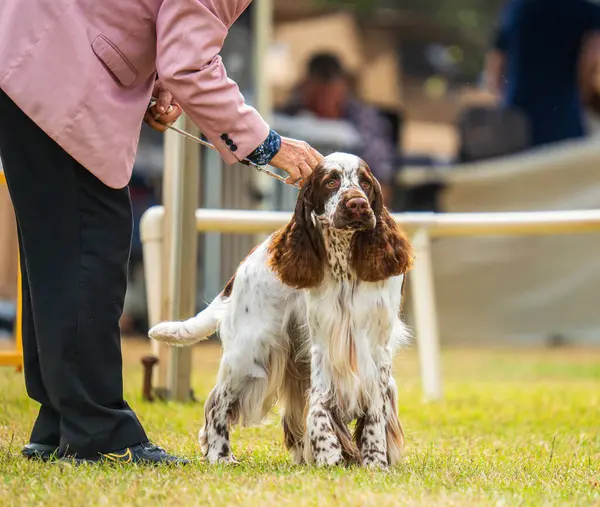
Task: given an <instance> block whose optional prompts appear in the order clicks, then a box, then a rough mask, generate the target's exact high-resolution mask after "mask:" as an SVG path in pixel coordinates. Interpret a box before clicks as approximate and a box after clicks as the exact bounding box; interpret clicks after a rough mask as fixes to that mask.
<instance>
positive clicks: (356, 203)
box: [346, 197, 369, 213]
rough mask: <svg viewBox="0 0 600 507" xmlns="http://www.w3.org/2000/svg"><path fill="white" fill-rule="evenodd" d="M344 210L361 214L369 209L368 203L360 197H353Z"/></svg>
mask: <svg viewBox="0 0 600 507" xmlns="http://www.w3.org/2000/svg"><path fill="white" fill-rule="evenodd" d="M346 208H348V209H350V210H352V211H353V212H354V213H363V212H364V211H367V209H368V208H369V203H368V202H367V200H366V199H363V198H362V197H354V198H352V199H349V200H348V202H346Z"/></svg>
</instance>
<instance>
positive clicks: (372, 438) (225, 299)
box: [149, 153, 412, 467]
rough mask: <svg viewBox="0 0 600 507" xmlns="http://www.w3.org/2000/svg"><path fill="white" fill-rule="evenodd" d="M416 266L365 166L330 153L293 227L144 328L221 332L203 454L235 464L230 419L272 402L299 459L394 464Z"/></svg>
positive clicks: (253, 420)
mask: <svg viewBox="0 0 600 507" xmlns="http://www.w3.org/2000/svg"><path fill="white" fill-rule="evenodd" d="M411 265H412V252H411V247H410V244H409V241H408V240H407V237H406V236H405V235H404V234H403V232H402V231H401V230H400V228H399V227H398V226H397V225H396V223H395V221H394V220H393V219H392V218H391V217H390V215H389V214H388V212H387V210H386V209H385V207H384V206H383V202H382V195H381V188H380V186H379V183H378V182H377V180H376V179H375V178H374V176H373V175H372V173H371V171H370V169H369V167H368V166H367V164H366V163H365V162H364V161H362V160H361V159H359V158H358V157H355V156H353V155H348V154H343V153H335V154H332V155H329V156H328V157H326V158H325V159H324V160H323V161H322V162H321V164H320V165H319V166H318V167H317V168H316V169H315V171H314V172H313V174H312V176H311V177H310V180H309V181H307V182H306V184H305V185H304V186H303V188H302V189H301V190H300V192H299V196H298V201H297V204H296V209H295V213H294V216H293V218H292V219H291V220H290V222H289V223H288V225H287V226H286V227H285V228H283V229H281V230H279V231H277V232H276V233H274V234H273V235H271V236H270V237H269V238H268V239H267V240H266V241H264V243H262V244H261V245H259V246H258V247H256V248H255V249H254V250H253V251H252V252H251V253H250V254H249V256H248V257H247V258H246V259H245V260H244V261H243V262H242V263H241V265H240V266H239V268H238V270H237V272H236V273H235V275H234V276H233V277H232V278H231V280H230V281H229V283H228V284H227V285H226V287H225V288H224V290H223V291H222V292H221V294H220V295H219V296H217V298H216V299H215V300H214V301H213V302H212V303H211V304H210V306H208V307H207V308H206V309H205V310H204V311H202V312H201V313H200V314H198V315H197V316H196V317H194V318H191V319H189V320H187V321H185V322H163V323H161V324H158V325H157V326H155V327H153V328H152V329H151V330H150V332H149V335H150V336H151V337H152V338H154V339H156V340H159V341H163V342H167V343H170V344H172V345H179V346H183V345H191V344H193V343H195V342H197V341H199V340H201V339H203V338H205V337H207V336H209V335H211V334H212V333H213V332H215V331H216V330H217V329H218V330H219V333H220V337H221V340H222V344H223V357H222V360H221V365H220V369H219V374H218V380H217V384H216V386H215V388H214V389H213V390H212V392H211V393H210V395H209V397H208V399H207V401H206V405H205V426H204V427H203V428H202V429H201V430H200V434H199V440H200V444H201V448H202V451H203V453H204V455H205V456H206V458H207V459H208V461H209V462H211V463H218V462H225V463H228V462H235V458H234V457H233V455H232V453H231V444H230V441H229V429H230V425H232V424H236V423H237V422H238V421H240V420H241V422H242V423H243V425H250V424H257V423H260V421H261V420H262V419H263V418H264V417H265V416H266V415H267V414H268V413H269V411H270V410H271V409H272V407H273V406H274V405H275V404H276V402H279V405H280V406H281V408H282V409H283V432H284V438H285V444H286V446H287V448H288V449H289V450H290V451H291V453H292V455H293V458H294V461H295V462H296V463H304V462H306V463H316V464H317V465H337V464H342V463H344V462H346V463H348V462H355V463H362V464H363V465H365V466H374V467H386V466H388V465H391V464H394V463H396V461H397V460H398V459H399V457H400V454H401V448H402V444H403V432H402V427H401V425H400V421H399V419H398V413H397V404H396V396H397V391H396V384H395V382H394V379H393V377H392V375H391V367H392V357H393V354H394V352H395V350H396V348H397V347H398V346H399V345H401V344H402V343H403V342H405V341H406V340H407V337H408V332H407V328H406V326H405V324H404V323H403V322H402V320H401V317H400V314H401V306H402V297H403V295H402V294H403V287H404V280H405V274H406V272H407V271H408V270H409V269H410V267H411ZM354 419H356V420H357V423H356V429H355V430H354V438H353V436H352V435H351V433H350V430H349V429H348V424H349V423H350V422H351V421H352V420H354Z"/></svg>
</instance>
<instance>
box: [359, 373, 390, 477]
mask: <svg viewBox="0 0 600 507" xmlns="http://www.w3.org/2000/svg"><path fill="white" fill-rule="evenodd" d="M379 374H380V376H379V382H378V389H377V392H376V393H373V396H372V398H371V402H370V403H369V406H368V408H367V411H366V413H365V415H364V416H363V417H361V418H360V419H359V420H358V424H357V427H356V443H357V444H358V447H359V450H360V456H361V462H362V464H363V466H366V467H370V468H386V467H387V466H388V464H389V461H388V448H387V424H388V409H387V407H386V406H385V405H386V400H387V399H388V383H389V378H390V367H389V366H388V365H382V366H380V371H379Z"/></svg>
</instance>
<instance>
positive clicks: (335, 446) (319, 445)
mask: <svg viewBox="0 0 600 507" xmlns="http://www.w3.org/2000/svg"><path fill="white" fill-rule="evenodd" d="M323 399H324V396H323V394H322V393H321V392H319V390H318V389H314V388H313V390H312V391H311V395H310V406H309V409H308V418H307V420H306V427H307V434H306V437H307V440H308V442H307V444H306V446H305V447H306V450H307V451H309V452H307V453H306V454H307V459H306V461H307V462H309V463H316V465H317V466H333V465H339V464H341V463H342V461H343V456H342V446H341V444H340V441H339V439H338V438H337V436H336V434H335V429H334V420H333V417H332V414H331V413H330V412H329V410H328V408H327V407H326V405H325V404H324V403H323Z"/></svg>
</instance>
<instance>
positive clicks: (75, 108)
mask: <svg viewBox="0 0 600 507" xmlns="http://www.w3.org/2000/svg"><path fill="white" fill-rule="evenodd" d="M249 3H250V0H0V88H2V90H4V91H5V92H6V93H7V94H8V95H9V96H10V97H11V98H12V99H13V101H15V102H16V103H17V105H18V106H19V107H20V108H21V109H22V110H23V111H24V112H25V113H26V114H27V115H28V116H30V117H31V118H32V119H33V120H34V121H35V122H36V123H37V124H38V125H39V126H40V127H41V128H42V129H43V130H44V131H45V132H46V133H47V134H48V135H49V136H50V137H51V138H53V139H54V140H55V141H56V142H57V143H58V144H59V145H60V146H61V147H62V148H63V149H64V150H66V151H67V152H68V153H70V154H71V156H73V157H74V158H75V159H76V160H77V161H79V162H80V163H81V164H82V165H83V166H84V167H86V168H87V169H88V170H89V171H91V172H92V173H93V174H95V175H96V176H97V177H98V178H99V179H100V180H102V181H103V182H104V183H105V184H107V185H108V186H110V187H113V188H122V187H124V186H125V185H127V183H128V182H129V179H130V177H131V171H132V167H133V162H134V159H135V154H136V150H137V145H138V141H139V134H140V129H141V125H142V120H143V116H144V113H145V111H146V108H147V106H148V103H149V101H150V97H151V94H152V89H153V85H154V83H155V79H156V77H157V75H158V78H159V79H160V80H161V83H162V84H163V85H164V86H165V87H166V88H167V89H169V90H170V91H171V92H172V93H173V95H174V96H175V98H176V99H177V100H178V101H179V103H180V104H181V106H182V107H183V110H184V111H185V113H186V114H187V115H188V116H189V117H190V118H191V119H192V121H193V122H194V123H196V124H197V125H198V127H199V128H200V130H201V131H202V132H203V133H204V135H205V136H206V137H207V138H208V139H209V140H210V141H211V142H212V143H213V144H215V145H216V147H217V149H218V150H219V152H220V153H221V156H222V157H223V159H224V160H225V161H226V162H227V163H234V162H236V161H237V160H239V159H243V158H244V157H246V156H247V155H249V154H250V153H251V152H252V151H253V150H254V149H255V148H256V147H257V146H258V145H259V144H261V143H262V142H263V141H264V140H265V138H266V137H267V135H268V133H269V127H268V125H267V124H266V123H265V122H264V120H263V119H262V118H261V117H260V115H259V114H258V113H257V112H256V111H255V110H254V109H253V108H251V107H249V106H247V105H246V104H245V103H244V98H243V96H242V95H241V94H240V92H239V89H238V87H237V85H236V84H235V83H234V82H233V81H231V80H229V79H228V78H227V75H226V72H225V68H224V67H223V63H222V61H221V58H220V57H219V56H218V53H219V51H220V50H221V47H222V45H223V41H224V39H225V37H226V36H227V31H228V28H229V27H230V26H231V25H232V23H233V22H234V21H235V20H236V19H237V18H238V17H239V15H240V14H241V13H242V12H243V11H244V9H245V8H246V7H247V6H248V4H249ZM224 134H227V136H228V137H229V139H231V140H232V141H233V143H231V142H230V146H228V145H227V144H226V143H225V141H224V140H223V139H221V136H223V137H224V138H225V139H227V137H226V136H224ZM31 148H32V149H35V146H32V147H31Z"/></svg>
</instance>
